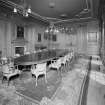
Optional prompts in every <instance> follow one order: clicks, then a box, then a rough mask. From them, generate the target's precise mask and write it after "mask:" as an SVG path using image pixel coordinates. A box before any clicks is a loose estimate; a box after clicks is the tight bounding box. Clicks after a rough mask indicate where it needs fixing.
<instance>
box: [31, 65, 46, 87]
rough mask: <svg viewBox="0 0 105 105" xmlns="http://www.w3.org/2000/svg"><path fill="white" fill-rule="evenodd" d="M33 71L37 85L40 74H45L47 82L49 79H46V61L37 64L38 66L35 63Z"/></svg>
mask: <svg viewBox="0 0 105 105" xmlns="http://www.w3.org/2000/svg"><path fill="white" fill-rule="evenodd" d="M31 73H32V75H35V76H36V86H37V79H38V77H39V75H44V76H45V81H46V82H47V79H46V63H41V64H37V65H36V67H35V65H32V67H31Z"/></svg>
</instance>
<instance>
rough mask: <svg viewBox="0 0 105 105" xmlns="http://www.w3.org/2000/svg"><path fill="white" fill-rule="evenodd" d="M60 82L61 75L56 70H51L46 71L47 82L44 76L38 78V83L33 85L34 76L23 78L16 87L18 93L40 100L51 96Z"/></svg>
mask: <svg viewBox="0 0 105 105" xmlns="http://www.w3.org/2000/svg"><path fill="white" fill-rule="evenodd" d="M60 83H61V77H60V76H59V75H58V73H57V71H54V70H51V71H49V72H48V73H47V83H45V79H44V76H40V77H39V78H38V85H37V87H36V85H35V78H32V77H30V78H28V79H26V80H25V79H24V82H21V84H20V86H19V87H18V88H17V89H16V92H17V93H18V94H21V95H22V96H24V97H25V96H26V97H29V98H31V99H33V100H36V101H38V102H40V101H41V100H42V98H43V97H48V98H50V99H51V98H52V97H53V95H54V94H55V92H56V91H57V89H58V87H59V86H60Z"/></svg>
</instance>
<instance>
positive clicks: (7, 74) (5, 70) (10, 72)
mask: <svg viewBox="0 0 105 105" xmlns="http://www.w3.org/2000/svg"><path fill="white" fill-rule="evenodd" d="M20 73H21V72H20V70H18V69H15V68H11V67H9V65H8V64H5V65H2V74H3V77H2V83H3V80H4V78H6V79H7V81H8V85H9V82H10V78H11V77H13V76H16V75H19V74H20Z"/></svg>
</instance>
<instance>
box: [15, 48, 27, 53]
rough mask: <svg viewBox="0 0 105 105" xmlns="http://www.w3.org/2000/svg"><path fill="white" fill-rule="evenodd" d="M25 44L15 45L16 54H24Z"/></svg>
mask: <svg viewBox="0 0 105 105" xmlns="http://www.w3.org/2000/svg"><path fill="white" fill-rule="evenodd" d="M24 50H25V49H24V46H16V47H15V55H16V54H19V55H24Z"/></svg>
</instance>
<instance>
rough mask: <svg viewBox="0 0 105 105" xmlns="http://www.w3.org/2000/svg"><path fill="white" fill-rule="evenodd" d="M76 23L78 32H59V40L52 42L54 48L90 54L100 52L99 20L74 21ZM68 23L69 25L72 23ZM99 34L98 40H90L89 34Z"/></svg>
mask: <svg viewBox="0 0 105 105" xmlns="http://www.w3.org/2000/svg"><path fill="white" fill-rule="evenodd" d="M72 24H74V25H75V28H76V34H64V33H58V34H57V41H56V42H54V43H51V42H50V46H51V47H53V48H61V49H73V50H74V51H75V52H78V53H84V54H88V55H98V54H99V25H98V21H97V20H92V21H90V22H83V23H72ZM72 24H67V25H72ZM94 33H96V34H97V41H94V40H93V39H92V40H93V41H92V40H91V41H89V40H90V39H88V35H89V34H91V35H92V34H94Z"/></svg>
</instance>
